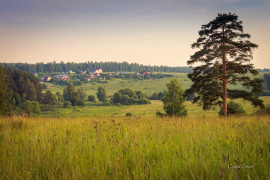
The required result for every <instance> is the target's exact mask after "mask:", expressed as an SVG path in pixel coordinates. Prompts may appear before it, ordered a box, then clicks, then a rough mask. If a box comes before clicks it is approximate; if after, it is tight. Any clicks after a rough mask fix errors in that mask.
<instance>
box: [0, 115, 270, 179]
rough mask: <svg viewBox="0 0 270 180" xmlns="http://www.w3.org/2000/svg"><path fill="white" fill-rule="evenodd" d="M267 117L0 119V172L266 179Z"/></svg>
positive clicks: (5, 175)
mask: <svg viewBox="0 0 270 180" xmlns="http://www.w3.org/2000/svg"><path fill="white" fill-rule="evenodd" d="M269 128H270V118H269V116H242V117H230V118H217V117H186V118H157V117H142V116H140V117H139V116H138V117H117V118H116V117H111V116H103V117H76V118H72V117H66V118H23V117H9V118H3V117H2V118H0V147H1V148H0V179H218V178H219V177H220V178H221V179H222V178H225V179H267V178H269V177H270V166H269V164H270V157H269V154H270V129H269Z"/></svg>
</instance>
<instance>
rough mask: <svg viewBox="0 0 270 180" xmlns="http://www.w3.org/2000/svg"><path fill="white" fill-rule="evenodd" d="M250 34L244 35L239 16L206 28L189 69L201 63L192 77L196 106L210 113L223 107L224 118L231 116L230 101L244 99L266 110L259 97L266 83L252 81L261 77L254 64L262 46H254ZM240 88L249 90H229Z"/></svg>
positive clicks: (223, 18) (219, 18)
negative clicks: (254, 53) (258, 48)
mask: <svg viewBox="0 0 270 180" xmlns="http://www.w3.org/2000/svg"><path fill="white" fill-rule="evenodd" d="M250 37H251V36H250V34H247V33H244V31H243V26H242V21H239V20H238V16H237V15H235V14H231V13H228V14H218V16H217V17H216V18H215V19H214V20H212V21H210V22H209V23H208V24H205V25H202V27H201V30H200V31H199V38H198V40H197V42H195V43H194V44H192V48H196V49H199V50H198V51H197V52H195V53H194V54H193V55H192V56H191V57H190V60H189V61H188V62H187V63H188V65H193V64H195V63H199V64H200V65H199V66H197V67H195V68H194V69H193V73H191V74H189V75H188V77H189V78H190V79H191V80H192V82H193V84H192V86H191V87H190V89H188V90H187V91H186V94H193V93H195V98H194V100H193V102H198V103H199V104H200V105H202V106H203V109H205V110H208V109H210V108H212V107H213V106H214V105H218V104H219V105H221V104H223V114H224V115H226V114H227V98H231V99H236V98H243V99H245V100H248V101H250V102H251V103H252V104H253V105H254V106H260V107H263V102H262V100H260V99H259V98H258V97H257V96H256V95H257V94H260V93H261V92H262V90H263V89H262V83H263V80H262V79H260V78H253V79H252V78H251V77H250V76H249V74H252V75H257V74H258V71H257V70H255V69H254V66H253V64H251V63H250V60H251V59H252V58H253V52H252V51H253V50H254V49H255V48H257V47H258V46H257V45H256V44H254V43H252V42H251V41H250V40H249V39H250ZM236 84H240V85H242V86H243V87H244V88H245V89H235V88H228V85H232V86H233V85H236Z"/></svg>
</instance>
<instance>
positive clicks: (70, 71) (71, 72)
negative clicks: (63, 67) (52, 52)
mask: <svg viewBox="0 0 270 180" xmlns="http://www.w3.org/2000/svg"><path fill="white" fill-rule="evenodd" d="M66 73H70V74H75V73H76V72H74V71H72V70H68V71H67V72H66Z"/></svg>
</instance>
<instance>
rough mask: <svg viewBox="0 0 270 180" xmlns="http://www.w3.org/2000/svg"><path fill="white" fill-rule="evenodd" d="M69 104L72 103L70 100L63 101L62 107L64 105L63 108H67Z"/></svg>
mask: <svg viewBox="0 0 270 180" xmlns="http://www.w3.org/2000/svg"><path fill="white" fill-rule="evenodd" d="M71 105H72V104H71V102H70V101H65V102H64V105H63V107H64V108H68V107H71Z"/></svg>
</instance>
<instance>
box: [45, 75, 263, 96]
mask: <svg viewBox="0 0 270 180" xmlns="http://www.w3.org/2000/svg"><path fill="white" fill-rule="evenodd" d="M166 74H170V75H173V77H171V78H168V77H167V78H161V79H147V80H137V79H112V80H108V83H102V84H101V83H97V82H88V83H85V84H83V85H82V86H78V87H83V89H84V90H85V91H86V93H87V95H96V93H97V89H98V87H99V86H102V87H104V88H105V90H106V93H107V95H108V96H112V95H113V94H114V93H115V92H117V91H118V90H120V89H124V88H130V89H132V90H134V91H142V92H143V93H145V94H146V95H148V96H150V95H152V94H153V93H154V92H160V91H163V90H164V89H166V84H167V83H169V81H170V80H171V79H172V78H176V79H178V80H179V81H180V83H181V84H182V88H183V89H187V88H189V87H190V86H191V84H192V83H191V81H190V79H189V78H188V77H187V74H185V73H166ZM263 74H264V73H259V75H258V77H260V78H262V77H263ZM46 84H47V85H48V90H50V91H51V92H52V93H54V94H55V93H56V92H61V93H63V89H64V87H65V86H60V85H55V84H52V83H46ZM229 87H230V86H229ZM234 88H237V89H241V88H242V87H241V86H240V85H236V86H235V87H234ZM43 91H44V92H45V91H46V90H43Z"/></svg>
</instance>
